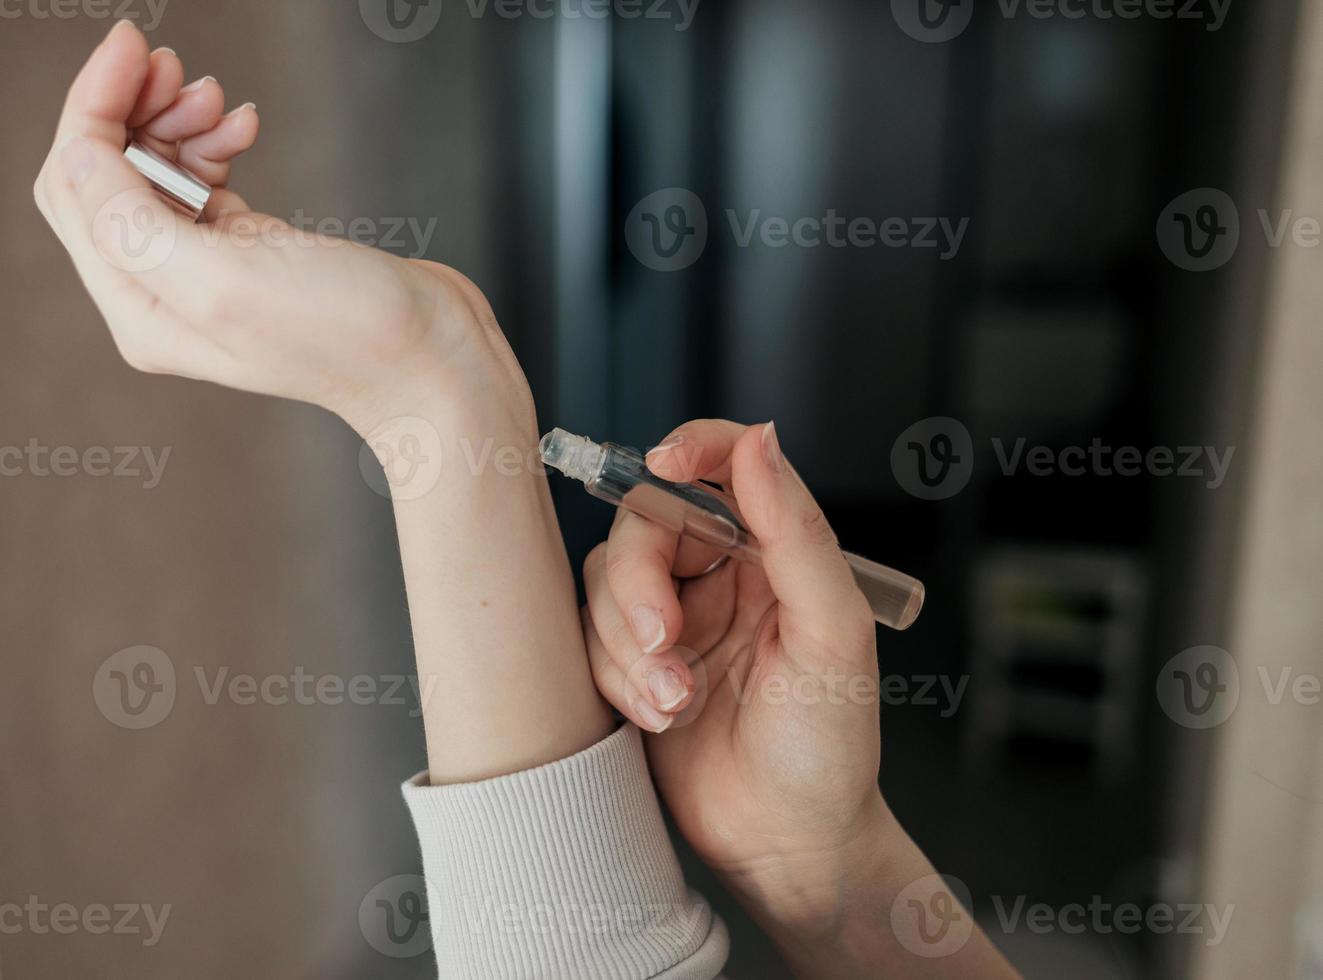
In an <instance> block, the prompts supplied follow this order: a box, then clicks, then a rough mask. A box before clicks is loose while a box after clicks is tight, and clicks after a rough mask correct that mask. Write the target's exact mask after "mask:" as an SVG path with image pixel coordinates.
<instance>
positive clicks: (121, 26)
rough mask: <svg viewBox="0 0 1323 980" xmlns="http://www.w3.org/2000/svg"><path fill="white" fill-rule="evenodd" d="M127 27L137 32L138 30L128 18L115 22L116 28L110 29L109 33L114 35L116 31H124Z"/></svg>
mask: <svg viewBox="0 0 1323 980" xmlns="http://www.w3.org/2000/svg"><path fill="white" fill-rule="evenodd" d="M126 27H132V28H133V29H134V30H135V31H136V30H137V29H138V28H137V27H136V26H135V25H134V23H133V21H131V20H129V19H127V18H121V19H120V20H117V21H115V23H114V26H112V27H111V28H110V31H109V33H110V34H114V33H115V32H116V31H122V30H123V29H124V28H126Z"/></svg>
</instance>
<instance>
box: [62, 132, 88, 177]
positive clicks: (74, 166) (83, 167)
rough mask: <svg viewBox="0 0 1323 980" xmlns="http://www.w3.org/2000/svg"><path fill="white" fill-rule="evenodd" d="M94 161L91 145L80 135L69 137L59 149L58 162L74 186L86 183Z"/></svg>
mask: <svg viewBox="0 0 1323 980" xmlns="http://www.w3.org/2000/svg"><path fill="white" fill-rule="evenodd" d="M94 162H95V161H94V159H93V157H92V147H91V146H89V145H88V143H87V140H85V139H83V138H82V137H81V136H78V137H75V138H74V139H71V140H70V141H69V142H68V143H66V144H65V145H64V149H63V150H61V151H60V163H61V165H62V166H63V167H64V172H65V173H66V174H67V175H68V176H69V179H70V180H71V181H73V183H74V186H75V187H81V186H82V185H83V184H84V183H86V181H87V178H88V175H89V174H91V172H92V165H93V163H94Z"/></svg>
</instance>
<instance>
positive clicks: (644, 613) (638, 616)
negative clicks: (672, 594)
mask: <svg viewBox="0 0 1323 980" xmlns="http://www.w3.org/2000/svg"><path fill="white" fill-rule="evenodd" d="M629 621H630V622H631V623H632V624H633V625H634V639H636V640H638V644H639V646H640V647H642V648H643V652H644V653H654V652H656V650H657V649H658V648H660V647H661V645H662V644H663V643H665V642H666V624H665V623H663V622H662V618H661V613H659V612H658V611H657V610H655V609H653V608H652V607H651V606H635V607H634V609H633V610H632V611H631V612H630V614H629Z"/></svg>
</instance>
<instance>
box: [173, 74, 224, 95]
mask: <svg viewBox="0 0 1323 980" xmlns="http://www.w3.org/2000/svg"><path fill="white" fill-rule="evenodd" d="M215 81H216V79H215V78H214V77H213V76H211V75H203V76H202V77H201V78H199V79H198V80H197V81H196V82H190V83H189V84H187V85H185V86H184V87H183V88H181V89H180V90H179V91H181V92H196V91H197V90H198V89H200V88H202V86H204V85H206V84H207V83H208V82H215ZM217 84H220V83H219V82H217Z"/></svg>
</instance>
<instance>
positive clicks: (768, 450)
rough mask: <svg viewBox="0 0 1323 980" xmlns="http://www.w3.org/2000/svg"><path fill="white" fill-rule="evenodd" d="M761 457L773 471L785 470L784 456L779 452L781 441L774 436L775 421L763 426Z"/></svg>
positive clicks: (780, 471)
mask: <svg viewBox="0 0 1323 980" xmlns="http://www.w3.org/2000/svg"><path fill="white" fill-rule="evenodd" d="M763 459H764V460H765V461H766V463H767V465H768V466H770V467H771V468H772V469H773V471H775V472H777V473H784V472H785V471H786V458H785V456H783V455H782V454H781V442H780V440H778V439H777V438H776V423H775V422H768V423H767V424H766V425H765V426H763Z"/></svg>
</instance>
